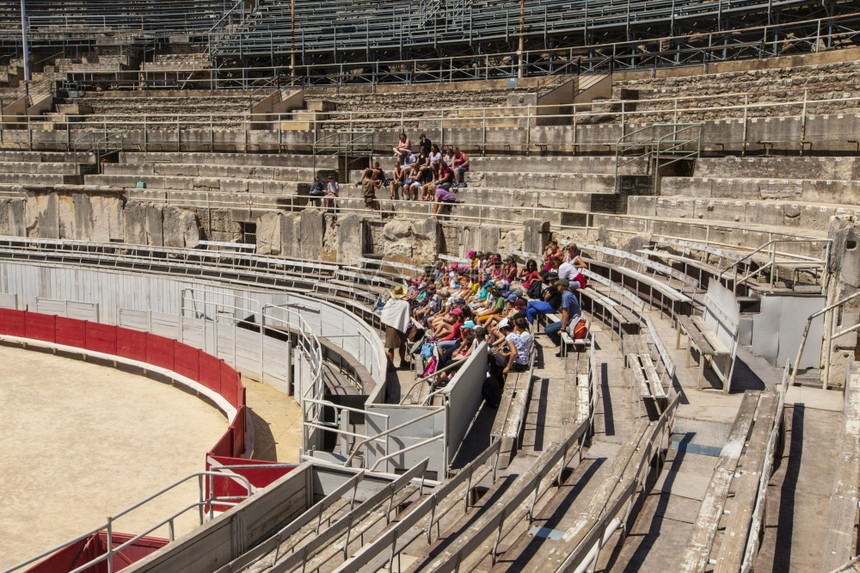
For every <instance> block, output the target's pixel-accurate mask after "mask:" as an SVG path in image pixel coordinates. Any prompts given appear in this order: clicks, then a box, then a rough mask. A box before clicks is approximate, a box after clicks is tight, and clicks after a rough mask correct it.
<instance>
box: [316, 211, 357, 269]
mask: <svg viewBox="0 0 860 573" xmlns="http://www.w3.org/2000/svg"><path fill="white" fill-rule="evenodd" d="M364 231H365V230H364V218H363V217H361V216H360V215H357V214H355V213H350V214H349V215H344V216H341V217H339V218H338V221H337V259H338V261H340V262H342V263H346V264H356V263H355V262H354V261H355V259H356V258H357V257H361V256H363V255H364V238H365V236H364V235H365V233H364ZM304 236H305V234H304V228H303V229H302V237H304ZM321 236H322V233H320V237H321ZM317 256H319V255H317Z"/></svg>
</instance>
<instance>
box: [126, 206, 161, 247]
mask: <svg viewBox="0 0 860 573" xmlns="http://www.w3.org/2000/svg"><path fill="white" fill-rule="evenodd" d="M123 213H124V216H125V224H124V229H125V237H124V242H126V243H132V244H135V245H152V246H161V245H163V244H164V241H163V230H162V215H161V207H160V206H158V205H153V204H152V203H138V202H134V203H129V204H128V205H126V208H125V211H124V212H123Z"/></svg>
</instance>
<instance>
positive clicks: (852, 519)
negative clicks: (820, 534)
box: [818, 362, 860, 571]
mask: <svg viewBox="0 0 860 573" xmlns="http://www.w3.org/2000/svg"><path fill="white" fill-rule="evenodd" d="M858 486H860V362H854V363H853V364H852V366H851V371H850V372H849V375H848V380H847V384H846V385H845V401H844V406H843V413H842V439H841V445H840V448H839V459H838V462H837V466H836V475H835V476H834V478H833V486H832V489H831V493H830V509H829V511H828V513H827V527H826V529H825V532H826V533H825V535H824V547H822V549H821V562H820V566H819V568H818V570H819V571H833V570H834V569H837V568H838V567H841V566H842V565H844V564H845V563H846V562H847V561H848V560H849V559H850V558H851V556H852V555H855V553H856V551H857V543H856V535H855V534H854V526H855V524H856V523H857V503H858V495H857V489H858Z"/></svg>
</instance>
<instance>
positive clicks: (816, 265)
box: [717, 238, 832, 294]
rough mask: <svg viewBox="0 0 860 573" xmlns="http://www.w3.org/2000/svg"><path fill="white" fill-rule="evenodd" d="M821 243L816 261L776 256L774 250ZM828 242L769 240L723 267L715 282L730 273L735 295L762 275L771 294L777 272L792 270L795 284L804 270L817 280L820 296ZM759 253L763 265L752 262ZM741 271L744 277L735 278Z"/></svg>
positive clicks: (825, 274)
mask: <svg viewBox="0 0 860 573" xmlns="http://www.w3.org/2000/svg"><path fill="white" fill-rule="evenodd" d="M819 242H823V243H824V247H823V249H824V252H823V253H822V255H821V256H820V257H818V258H813V257H806V256H802V255H797V254H793V253H785V252H779V251H777V250H776V247H777V245H780V244H794V245H798V244H812V243H819ZM831 244H832V241H831V240H829V239H814V240H812V239H798V238H793V239H788V238H785V239H773V240H771V241H768V242H767V243H765V244H764V245H761V246H760V247H758V248H756V249H754V250H752V251H750V252H748V253H747V254H745V255H743V256H742V257H740V258H738V259H737V260H736V261H733V262H732V263H731V264H730V265H728V266H727V267H725V268H724V269H722V270H721V271H720V274H719V276H718V277H717V280H719V281H722V280H723V276H724V275H725V274H726V273H728V272H730V271H734V275H733V278H732V284H733V285H734V287H733V292H734V293H735V294H738V293H737V288H738V286H739V285H743V284H747V283H748V282H749V281H751V280H752V279H754V278H756V277H758V276H763V275H764V274H765V273H767V274H768V286H769V288H770V290H771V291H772V290H773V288H774V284H775V282H776V281H777V279H778V275H779V270H780V269H782V268H789V269H792V273H793V276H792V280H793V281H795V282H796V281H797V274H798V272H799V271H801V270H805V271H808V272H811V273H813V274H815V275H817V276H818V280H819V286H820V288H821V292H822V293H823V292H824V291H825V290H826V289H827V284H828V282H829V279H830V262H829V261H830V248H831ZM759 253H766V255H767V259H766V260H765V261H756V260H755V257H756V255H758V254H759ZM753 266H755V267H756V268H754V269H753V268H752V267H753ZM742 267H745V268H746V269H747V272H746V274H744V275H743V276H739V274H740V270H741V268H742Z"/></svg>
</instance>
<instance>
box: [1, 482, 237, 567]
mask: <svg viewBox="0 0 860 573" xmlns="http://www.w3.org/2000/svg"><path fill="white" fill-rule="evenodd" d="M225 476H229V477H230V478H232V479H235V480H238V481H241V482H243V484H244V486H245V488H246V491H248V492H249V494H248V495H247V496H230V497H217V496H215V495H214V494H210V495H209V496H207V495H206V494H205V492H206V491H210V492H213V491H214V488H213V487H212V482H214V480H215V479H216V478H218V479H223V478H224V477H225ZM194 479H196V480H197V489H198V496H197V501H195V502H193V503H191V504H189V505H187V506H185V507H184V508H182V509H179V510H177V511H175V512H174V513H172V514H171V515H169V516H168V517H166V518H164V519H162V520H160V521H158V522H157V523H156V524H155V525H152V526H149V527H148V528H146V529H145V530H144V531H143V532H142V533H139V534H137V535H135V536H134V537H132V538H131V539H129V540H128V541H125V542H122V543H119V544H115V542H114V541H113V539H112V535H113V528H114V523H115V522H116V521H117V520H118V519H120V518H122V517H124V516H126V515H128V514H129V513H131V512H133V511H134V510H136V509H138V508H140V507H142V506H144V505H146V504H147V503H149V502H150V501H152V500H154V499H155V498H157V497H159V496H161V495H162V494H164V493H167V492H168V491H171V490H173V489H175V488H177V487H179V486H181V485H183V484H184V483H186V482H188V481H190V480H194ZM207 480H208V482H209V487H208V490H207V488H206V485H207V484H206V481H207ZM253 491H254V488H253V487H252V486H251V483H250V482H249V481H248V479H247V478H246V477H244V476H241V475H238V474H235V473H229V474H225V473H223V472H220V471H209V472H197V473H194V474H191V475H189V476H187V477H184V478H182V479H180V480H178V481H176V482H174V483H172V484H170V485H169V486H167V487H165V488H162V489H160V490H159V491H158V492H156V493H154V494H152V495H150V496H148V497H146V498H145V499H143V500H141V501H139V502H137V503H135V504H134V505H131V506H130V507H127V508H126V509H124V510H122V511H120V512H119V513H117V514H115V515H112V516H110V517H108V519H107V522H106V523H105V524H104V525H102V526H100V527H97V528H95V529H92V530H90V531H88V532H86V533H83V534H81V535H79V536H77V537H75V538H73V539H69V540H68V541H65V542H63V543H61V544H60V545H57V546H56V547H52V548H51V549H48V550H47V551H43V552H42V553H40V554H38V555H36V556H35V557H31V558H30V559H28V560H26V561H23V562H21V563H18V564H17V565H14V566H12V567H10V568H9V569H5V570H4V571H3V573H12V572H13V571H18V570H21V569H23V568H24V567H28V566H31V565H32V564H34V563H36V562H38V561H41V560H42V559H44V558H45V557H48V556H49V555H51V554H53V553H55V552H57V551H59V550H60V549H62V548H64V547H67V546H69V545H71V544H72V543H75V542H77V541H82V540H84V539H87V538H88V537H90V536H92V535H95V534H98V533H101V532H104V533H105V535H106V546H107V551H106V552H105V553H103V554H102V555H100V556H98V557H95V558H94V559H91V560H89V561H87V562H86V563H84V564H82V565H80V566H79V567H77V568H75V569H73V570H71V571H70V572H69V573H81V572H83V571H86V570H87V569H89V568H90V567H93V566H95V565H98V564H99V563H104V565H103V567H106V568H107V571H108V573H112V572H113V571H114V567H115V565H114V563H113V559H114V555H116V554H120V553H122V551H123V550H125V549H126V548H127V547H131V546H132V545H133V544H134V543H136V542H137V541H139V540H140V539H141V538H143V537H144V536H146V535H148V534H150V533H152V532H154V531H157V530H158V529H160V528H161V527H163V526H165V525H166V526H167V530H168V539H169V540H170V541H174V539H175V537H176V535H175V525H174V522H175V521H176V519H177V518H178V517H180V516H182V515H184V514H186V513H188V512H189V511H193V510H196V511H197V515H198V522H199V523H198V525H202V524H203V522H204V521H205V519H206V517H207V514H208V517H209V518H210V519H211V518H212V517H214V515H215V513H214V512H215V505H221V506H224V505H236V504H238V503H241V502H242V501H244V500H245V499H247V498H248V497H249V496H250V495H251V492H253Z"/></svg>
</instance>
